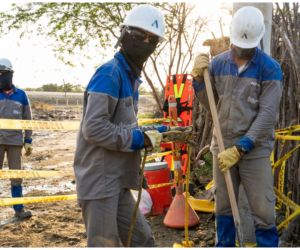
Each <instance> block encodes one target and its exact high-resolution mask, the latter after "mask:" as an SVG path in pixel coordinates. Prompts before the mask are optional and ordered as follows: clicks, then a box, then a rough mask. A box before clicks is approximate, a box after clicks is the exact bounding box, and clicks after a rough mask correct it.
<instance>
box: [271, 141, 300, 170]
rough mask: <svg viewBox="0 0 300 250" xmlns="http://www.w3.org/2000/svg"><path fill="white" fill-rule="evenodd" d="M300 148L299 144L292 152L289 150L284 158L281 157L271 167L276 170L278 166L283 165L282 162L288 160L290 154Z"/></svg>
mask: <svg viewBox="0 0 300 250" xmlns="http://www.w3.org/2000/svg"><path fill="white" fill-rule="evenodd" d="M299 147H300V143H299V144H298V145H297V146H296V147H294V148H293V149H292V150H290V151H289V152H287V153H286V154H285V155H284V156H282V157H281V158H280V159H279V160H278V161H276V162H275V163H274V165H273V168H274V169H275V168H277V167H279V166H281V164H283V162H285V161H286V160H287V159H288V158H290V157H291V156H292V154H293V153H294V152H295V151H296V150H297V149H298V148H299Z"/></svg>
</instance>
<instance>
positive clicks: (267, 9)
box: [233, 2, 275, 243]
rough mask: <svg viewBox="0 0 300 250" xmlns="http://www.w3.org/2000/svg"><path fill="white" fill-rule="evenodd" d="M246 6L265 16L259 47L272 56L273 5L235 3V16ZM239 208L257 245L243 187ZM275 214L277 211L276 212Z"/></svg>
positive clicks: (246, 235)
mask: <svg viewBox="0 0 300 250" xmlns="http://www.w3.org/2000/svg"><path fill="white" fill-rule="evenodd" d="M244 6H253V7H256V8H258V9H259V10H260V11H261V12H262V13H263V15H264V22H265V27H266V31H265V34H264V36H263V39H262V43H261V44H262V46H259V47H260V48H261V49H263V51H264V52H265V53H267V54H269V55H271V31H272V10H273V4H272V3H266V2H257V3H251V2H249V3H244V2H243V3H241V2H240V3H233V14H234V13H235V12H236V11H237V10H238V9H240V8H241V7H244ZM238 208H239V212H240V217H241V221H242V223H241V224H242V232H243V236H244V242H245V243H255V242H256V240H255V229H254V222H253V218H252V215H251V211H250V207H249V203H248V200H247V197H246V194H245V190H244V187H243V185H240V189H239V200H238ZM274 212H275V211H274Z"/></svg>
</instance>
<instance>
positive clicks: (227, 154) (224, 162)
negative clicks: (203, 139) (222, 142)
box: [218, 146, 242, 172]
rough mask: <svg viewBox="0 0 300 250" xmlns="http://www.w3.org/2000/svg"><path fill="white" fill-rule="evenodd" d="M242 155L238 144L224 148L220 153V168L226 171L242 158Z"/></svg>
mask: <svg viewBox="0 0 300 250" xmlns="http://www.w3.org/2000/svg"><path fill="white" fill-rule="evenodd" d="M241 156H242V155H241V153H240V152H239V150H238V149H237V147H236V146H233V147H231V148H228V149H226V150H224V151H223V152H221V153H219V154H218V160H219V168H220V169H221V171H222V172H226V171H227V170H228V169H230V168H231V167H233V166H234V165H235V164H236V163H237V162H238V161H239V160H240V159H241Z"/></svg>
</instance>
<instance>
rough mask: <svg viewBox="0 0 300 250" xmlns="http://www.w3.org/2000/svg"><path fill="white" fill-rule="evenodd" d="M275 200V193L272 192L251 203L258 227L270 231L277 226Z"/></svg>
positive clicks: (259, 196)
mask: <svg viewBox="0 0 300 250" xmlns="http://www.w3.org/2000/svg"><path fill="white" fill-rule="evenodd" d="M275 200H276V196H275V194H274V191H273V190H270V191H268V192H266V193H265V194H263V195H258V196H257V197H256V199H254V200H251V201H249V202H250V204H251V207H252V214H253V217H254V225H255V226H256V227H259V228H265V229H269V228H271V227H273V226H274V225H275Z"/></svg>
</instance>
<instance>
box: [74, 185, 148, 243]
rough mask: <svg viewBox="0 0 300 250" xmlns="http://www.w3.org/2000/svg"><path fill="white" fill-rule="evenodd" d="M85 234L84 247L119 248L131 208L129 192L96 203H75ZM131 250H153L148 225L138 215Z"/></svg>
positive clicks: (130, 215) (124, 191) (127, 228)
mask: <svg viewBox="0 0 300 250" xmlns="http://www.w3.org/2000/svg"><path fill="white" fill-rule="evenodd" d="M79 205H80V206H81V208H82V216H83V220H84V224H85V228H86V233H87V238H88V239H87V245H88V247H123V246H126V244H127V237H128V231H129V227H130V223H131V217H132V213H133V210H134V206H135V200H134V198H133V197H132V195H131V192H130V190H128V189H122V190H121V191H120V193H119V194H117V195H115V196H112V197H109V198H104V199H98V200H79ZM131 247H154V238H153V235H152V231H151V228H150V225H149V224H148V223H147V221H146V219H145V217H144V216H143V215H142V214H141V213H140V212H139V211H138V213H137V219H136V224H135V228H134V231H133V234H132V240H131Z"/></svg>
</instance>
